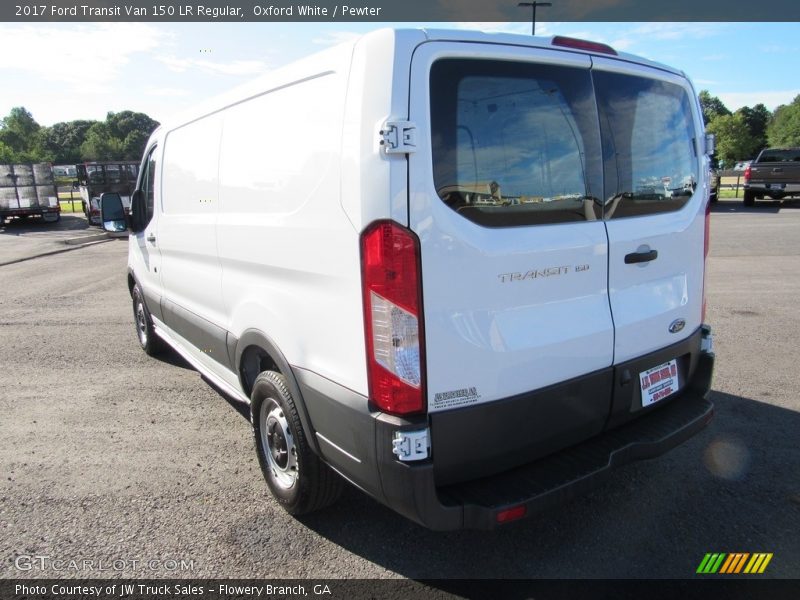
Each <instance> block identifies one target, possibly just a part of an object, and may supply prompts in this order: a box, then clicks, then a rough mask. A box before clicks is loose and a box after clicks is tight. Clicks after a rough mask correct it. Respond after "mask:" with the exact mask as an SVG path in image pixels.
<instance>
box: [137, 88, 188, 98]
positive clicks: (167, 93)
mask: <svg viewBox="0 0 800 600" xmlns="http://www.w3.org/2000/svg"><path fill="white" fill-rule="evenodd" d="M144 93H145V94H147V95H148V96H156V97H159V98H180V97H182V96H188V95H190V94H191V92H190V91H189V90H185V89H182V88H169V87H164V88H156V87H147V88H145V89H144Z"/></svg>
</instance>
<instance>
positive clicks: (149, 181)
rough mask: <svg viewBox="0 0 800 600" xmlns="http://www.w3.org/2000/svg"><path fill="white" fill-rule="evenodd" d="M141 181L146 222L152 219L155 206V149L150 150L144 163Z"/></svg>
mask: <svg viewBox="0 0 800 600" xmlns="http://www.w3.org/2000/svg"><path fill="white" fill-rule="evenodd" d="M143 169H144V170H143V171H142V179H141V187H140V188H139V189H141V190H142V191H143V192H144V198H145V207H146V210H147V222H148V223H149V222H150V220H151V219H152V218H153V207H154V205H155V201H154V197H155V173H156V149H155V148H153V149H152V150H150V154H148V155H147V160H146V161H145V163H144V167H143Z"/></svg>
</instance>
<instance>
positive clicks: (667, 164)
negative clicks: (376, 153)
mask: <svg viewBox="0 0 800 600" xmlns="http://www.w3.org/2000/svg"><path fill="white" fill-rule="evenodd" d="M430 77H431V135H432V140H431V141H432V152H433V171H434V183H435V186H436V191H437V193H438V195H439V197H440V198H441V199H442V200H443V201H444V202H445V203H446V204H447V205H448V206H450V207H451V208H452V209H453V210H456V211H457V212H459V214H461V215H462V216H464V217H465V218H467V219H470V220H471V221H474V222H476V223H479V224H481V225H484V226H488V227H508V226H517V225H530V224H537V223H560V222H572V221H586V220H589V221H591V220H596V219H603V218H605V219H610V218H615V217H625V216H635V215H641V214H651V213H656V212H666V211H671V210H677V209H679V208H680V207H682V206H683V205H684V204H685V203H686V202H687V201H688V199H689V198H690V197H691V195H692V194H693V193H694V190H695V189H696V187H697V179H698V177H697V162H698V161H697V151H696V135H695V133H694V125H693V120H692V111H691V103H690V100H689V96H688V94H687V93H686V91H685V90H684V89H683V88H682V87H680V86H678V85H674V84H669V83H665V82H662V81H659V80H654V79H647V78H643V77H635V76H630V75H621V74H617V73H606V72H590V71H589V70H588V69H582V68H574V67H565V66H553V65H544V64H529V63H519V62H505V61H491V60H466V59H444V60H440V61H437V62H436V63H434V65H433V66H432V68H431V75H430ZM598 124H599V126H598Z"/></svg>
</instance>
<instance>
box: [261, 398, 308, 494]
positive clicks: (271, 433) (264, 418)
mask: <svg viewBox="0 0 800 600" xmlns="http://www.w3.org/2000/svg"><path fill="white" fill-rule="evenodd" d="M259 421H260V426H261V443H262V444H263V448H264V456H265V457H266V459H267V463H268V465H269V470H270V473H271V474H272V480H273V481H274V482H275V483H276V484H278V485H279V486H280V487H282V488H283V489H290V488H291V487H292V486H294V484H295V483H296V482H297V478H298V476H299V467H298V463H297V447H296V446H295V443H294V437H293V436H292V431H291V429H290V428H289V422H288V421H287V420H286V415H285V414H284V412H283V409H282V408H281V407H280V406H279V405H278V403H277V402H276V401H275V400H273V399H271V398H268V399H266V400H264V403H263V404H262V405H261V415H260V419H259Z"/></svg>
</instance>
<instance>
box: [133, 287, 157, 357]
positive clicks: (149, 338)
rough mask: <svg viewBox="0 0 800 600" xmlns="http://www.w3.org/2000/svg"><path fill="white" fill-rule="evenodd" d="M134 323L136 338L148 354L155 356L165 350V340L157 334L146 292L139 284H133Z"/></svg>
mask: <svg viewBox="0 0 800 600" xmlns="http://www.w3.org/2000/svg"><path fill="white" fill-rule="evenodd" d="M133 323H134V325H135V326H136V338H137V339H138V340H139V345H140V346H141V347H142V350H144V351H145V352H146V353H147V355H148V356H155V355H156V354H160V353H161V352H162V351H163V350H164V342H162V341H161V338H160V337H158V336H157V335H156V332H155V329H154V328H153V319H152V318H151V317H150V311H149V310H147V305H146V304H145V302H144V294H142V288H141V287H139V284H138V283H137V284H136V285H134V286H133Z"/></svg>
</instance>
